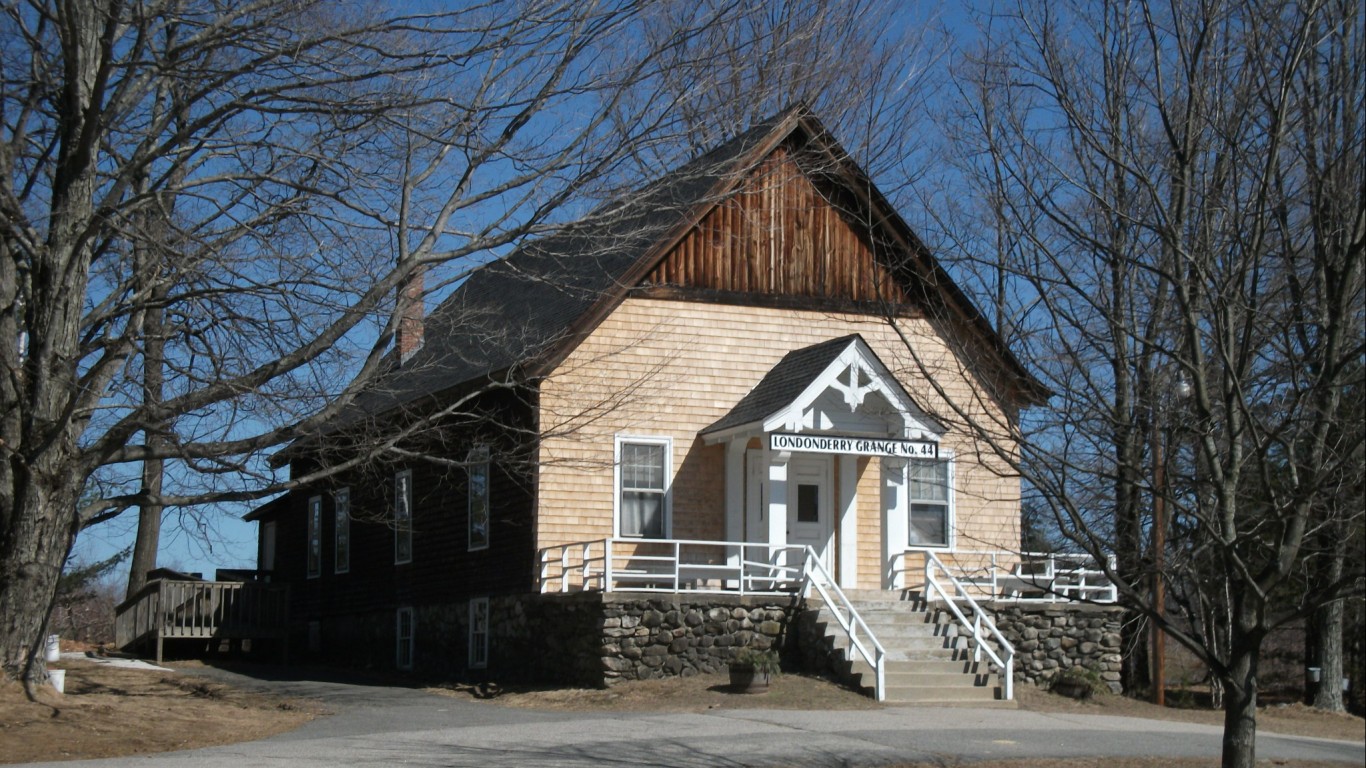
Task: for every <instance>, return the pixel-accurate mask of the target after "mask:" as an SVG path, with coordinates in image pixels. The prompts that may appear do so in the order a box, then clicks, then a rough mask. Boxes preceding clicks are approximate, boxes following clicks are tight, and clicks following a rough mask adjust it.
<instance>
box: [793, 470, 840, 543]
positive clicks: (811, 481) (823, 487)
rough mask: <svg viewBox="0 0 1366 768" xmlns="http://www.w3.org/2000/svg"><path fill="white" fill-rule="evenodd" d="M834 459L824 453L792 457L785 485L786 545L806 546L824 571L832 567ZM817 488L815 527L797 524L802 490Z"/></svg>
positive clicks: (808, 500) (807, 500) (809, 499)
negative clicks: (813, 552)
mask: <svg viewBox="0 0 1366 768" xmlns="http://www.w3.org/2000/svg"><path fill="white" fill-rule="evenodd" d="M834 458H835V457H834V455H833V454H825V453H804V454H794V455H793V456H792V459H791V461H790V462H789V464H788V484H787V541H788V543H789V544H808V545H810V546H811V548H812V549H814V550H815V551H816V555H817V556H818V557H820V559H821V562H822V563H824V564H825V567H826V569H827V570H831V566H832V565H833V564H834V552H833V550H834V538H835V516H836V514H837V513H838V511H837V510H836V508H835V483H834V479H835V473H834V464H835V462H834ZM812 485H815V486H816V496H815V498H814V499H811V498H807V499H806V500H805V501H806V503H807V504H808V505H809V504H810V503H811V502H812V501H814V502H815V504H816V513H817V520H816V523H815V524H812V523H803V522H799V521H798V520H797V515H798V514H800V511H801V507H802V504H801V497H802V493H803V492H802V487H803V486H807V487H810V486H812Z"/></svg>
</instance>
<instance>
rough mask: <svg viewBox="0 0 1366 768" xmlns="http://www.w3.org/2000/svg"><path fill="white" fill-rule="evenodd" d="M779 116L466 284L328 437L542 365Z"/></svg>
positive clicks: (793, 114) (675, 231)
mask: <svg viewBox="0 0 1366 768" xmlns="http://www.w3.org/2000/svg"><path fill="white" fill-rule="evenodd" d="M801 110H802V108H794V109H790V110H787V111H785V112H783V113H781V114H779V115H777V116H775V117H774V118H772V119H770V120H767V121H765V122H763V123H760V124H758V125H755V126H754V127H753V128H751V129H750V130H748V131H746V132H745V133H743V134H741V135H740V136H737V137H736V138H734V139H732V140H730V141H728V142H726V143H725V144H722V145H721V146H719V147H716V148H715V149H713V150H711V151H709V152H707V153H706V154H703V155H701V156H699V157H697V158H695V159H693V160H691V161H689V162H688V163H686V164H684V165H682V166H680V167H679V168H677V169H675V170H673V171H671V172H670V173H668V174H666V175H665V176H663V177H661V178H660V179H658V180H656V181H655V182H653V183H651V184H649V185H647V186H646V187H644V188H642V189H640V190H639V191H637V192H636V193H634V194H633V195H631V196H630V197H629V198H627V199H624V200H620V201H617V202H614V203H610V204H608V205H604V206H602V207H601V208H599V209H597V210H595V211H593V212H592V213H591V214H589V215H588V216H587V217H585V218H584V219H582V220H580V221H578V222H575V223H574V224H571V225H570V226H568V227H566V228H565V229H563V230H561V231H560V232H558V233H556V234H553V235H550V236H547V237H544V238H541V239H539V240H536V241H533V242H530V243H528V244H526V245H525V246H523V247H521V248H518V249H517V250H515V251H514V252H513V253H511V254H510V255H508V256H507V257H505V258H503V259H499V260H498V261H494V262H491V263H490V264H488V265H487V266H485V267H482V268H480V269H479V270H477V271H476V272H474V274H472V275H470V277H469V279H467V280H466V281H465V282H464V284H462V285H461V286H460V287H459V288H457V289H456V290H455V292H454V293H452V294H451V296H450V297H449V298H447V299H446V300H445V301H443V302H442V303H441V304H440V306H438V307H437V308H436V309H435V310H433V311H432V313H431V314H430V315H428V317H427V318H426V328H425V329H424V332H423V346H422V348H421V349H419V350H418V351H417V352H416V353H414V354H413V356H412V357H411V358H409V359H408V360H407V361H406V362H404V363H403V365H402V366H401V367H398V368H394V369H392V370H391V371H389V372H388V373H386V374H385V375H383V376H381V377H380V379H379V380H378V381H377V382H376V384H375V386H374V387H372V388H371V389H370V390H368V391H367V392H365V393H363V394H361V395H360V396H358V397H357V398H356V401H355V403H354V404H353V406H352V407H351V408H350V409H348V410H347V411H346V412H344V413H343V414H342V415H340V416H339V417H338V418H337V419H335V420H334V421H333V423H332V425H331V426H332V428H333V429H335V428H338V427H341V426H344V425H346V424H350V423H354V422H355V421H358V420H360V419H363V418H366V417H368V416H374V415H378V414H381V413H384V412H386V411H388V410H390V409H392V408H394V407H396V406H399V405H403V404H407V403H411V402H414V401H416V400H418V399H419V398H422V397H424V396H429V395H435V394H437V393H439V392H441V391H443V390H446V389H449V388H451V387H454V386H458V385H461V384H465V383H469V382H473V381H477V380H479V379H481V378H485V377H492V376H495V375H497V374H499V373H501V372H503V371H506V370H508V369H509V368H512V367H513V366H516V365H519V364H524V363H528V362H532V361H536V360H540V359H544V358H545V357H546V356H547V355H549V354H550V353H551V352H552V351H553V350H554V349H555V348H556V347H557V346H558V345H559V344H560V343H561V342H563V341H565V340H566V339H567V338H569V337H571V336H572V335H573V331H574V330H575V328H576V326H577V324H578V323H579V322H580V321H581V320H582V319H583V318H584V316H585V315H586V314H588V313H589V310H590V309H592V308H593V307H594V305H596V304H598V303H599V302H601V301H603V300H604V299H605V298H607V299H611V298H614V297H619V296H620V295H621V294H622V293H623V292H624V290H625V289H627V288H629V287H630V285H629V284H628V282H629V278H628V273H631V272H632V268H633V267H636V266H637V265H639V264H640V263H641V261H642V260H643V259H644V257H646V256H647V255H649V254H651V253H652V252H654V251H656V250H658V248H659V247H660V246H661V244H663V243H666V242H671V241H672V240H673V239H676V238H677V237H678V236H681V235H682V234H683V232H684V231H686V229H687V227H688V226H691V224H692V223H693V222H695V221H696V219H697V218H699V217H700V216H701V214H702V213H703V212H705V210H707V209H709V208H710V207H711V205H712V204H714V203H715V202H716V200H718V199H719V197H720V195H722V194H723V193H724V192H725V191H726V190H728V189H729V188H730V186H731V185H732V184H733V183H734V182H735V180H737V179H738V178H739V177H740V175H741V173H742V172H743V171H745V170H747V169H748V167H749V166H750V165H752V163H746V162H743V161H744V160H745V159H746V158H747V156H748V155H751V154H754V150H755V149H756V148H759V147H761V146H763V145H765V144H766V143H775V142H776V138H778V137H781V136H783V135H786V133H787V132H788V131H790V130H791V128H790V126H789V127H787V128H786V129H785V130H784V129H783V126H784V124H786V123H795V119H796V118H797V117H798V116H799V114H800V111H801Z"/></svg>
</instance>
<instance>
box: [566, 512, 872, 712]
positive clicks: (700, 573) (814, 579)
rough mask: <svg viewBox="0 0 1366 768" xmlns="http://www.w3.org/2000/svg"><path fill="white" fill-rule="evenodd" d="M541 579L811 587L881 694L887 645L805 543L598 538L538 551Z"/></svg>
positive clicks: (673, 586)
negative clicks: (872, 677)
mask: <svg viewBox="0 0 1366 768" xmlns="http://www.w3.org/2000/svg"><path fill="white" fill-rule="evenodd" d="M539 578H540V588H541V592H543V593H548V592H576V591H582V590H589V589H595V590H601V591H603V592H614V591H617V590H630V591H632V592H692V593H715V594H739V595H791V594H796V593H798V592H799V591H800V592H801V593H802V594H810V591H811V590H813V589H814V590H815V591H816V592H817V593H819V594H820V596H821V599H822V600H824V601H825V604H826V605H827V606H829V607H830V611H831V613H833V614H834V616H835V620H836V621H837V622H838V623H839V625H840V628H841V629H842V630H843V631H844V633H845V635H846V636H847V637H848V638H849V648H850V654H851V657H852V658H851V659H850V660H851V661H856V660H858V659H859V658H861V659H863V661H865V662H867V663H868V665H869V666H870V667H872V668H873V672H874V677H875V683H874V693H875V695H876V697H877V700H878V701H883V700H884V699H885V698H886V666H887V651H886V649H885V648H883V647H882V644H881V643H879V642H878V639H877V638H876V637H875V636H874V635H873V631H872V630H871V629H869V628H868V625H867V623H865V622H864V620H863V617H862V616H860V615H859V613H858V611H857V610H855V608H854V605H853V603H852V602H850V600H849V598H848V597H847V596H846V595H845V594H844V590H842V589H840V588H839V585H838V584H836V583H835V579H834V577H832V576H831V575H830V571H829V570H828V569H827V568H826V567H825V564H824V563H822V562H821V560H820V558H818V557H816V553H815V551H814V550H812V549H811V548H810V547H808V546H795V545H794V546H782V547H774V546H770V545H768V544H749V543H741V542H734V541H697V540H686V539H662V540H659V539H649V540H646V539H634V538H632V539H623V538H608V539H595V540H593V541H580V542H575V543H573V544H562V545H560V546H557V547H546V548H545V549H542V550H541V551H540V573H539ZM869 646H872V648H871V650H870V649H869Z"/></svg>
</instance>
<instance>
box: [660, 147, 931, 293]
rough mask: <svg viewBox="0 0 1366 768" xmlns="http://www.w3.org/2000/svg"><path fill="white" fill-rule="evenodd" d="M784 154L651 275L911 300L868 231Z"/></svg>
mask: <svg viewBox="0 0 1366 768" xmlns="http://www.w3.org/2000/svg"><path fill="white" fill-rule="evenodd" d="M849 216H850V215H849V214H848V213H847V212H844V211H841V210H840V209H839V207H838V206H837V205H835V204H832V203H831V202H830V201H829V200H828V199H827V198H826V196H824V195H822V194H821V191H820V190H819V189H818V188H817V186H816V185H815V184H813V183H812V182H811V180H810V178H808V177H807V176H806V174H804V173H803V172H802V171H801V169H800V168H799V167H798V165H797V163H796V162H794V161H793V160H792V159H791V157H790V155H789V154H788V153H787V152H786V151H785V150H783V149H779V150H777V151H775V152H774V153H773V155H771V156H770V157H769V158H768V159H767V160H766V161H765V162H764V163H762V164H761V165H760V166H759V167H758V168H757V169H755V171H754V172H753V173H752V174H751V176H750V178H749V179H747V181H746V183H745V184H744V185H743V187H742V188H741V189H740V191H738V192H736V193H735V194H733V195H731V196H730V197H728V198H726V199H725V200H723V201H722V202H721V203H719V204H718V205H717V206H716V207H715V208H714V209H713V210H712V211H711V212H710V213H708V214H707V215H705V216H704V217H703V218H702V220H701V221H700V222H699V223H698V225H697V226H696V227H695V228H693V230H692V231H691V232H689V233H688V234H687V235H685V236H684V237H683V239H682V240H681V241H680V242H679V243H678V244H677V245H676V246H675V247H674V249H673V250H672V251H671V252H670V253H669V254H668V255H667V256H666V257H665V258H664V260H663V261H662V262H660V264H659V265H658V266H656V267H655V269H654V270H653V271H651V272H650V274H649V275H648V276H647V277H646V278H645V280H644V281H643V283H642V284H643V285H646V286H680V287H686V288H701V289H706V290H712V291H723V292H727V293H753V294H762V295H768V296H792V297H803V298H813V299H821V300H827V301H828V300H832V299H833V300H844V301H853V302H884V301H892V302H897V303H903V302H905V301H906V300H907V297H906V296H905V294H904V293H903V292H902V291H901V290H900V289H899V288H898V287H897V286H896V284H895V282H894V281H893V280H892V278H891V275H890V274H889V273H888V272H887V270H885V269H884V268H883V267H882V266H880V265H879V264H877V263H876V260H875V259H874V257H873V249H872V248H871V247H870V245H869V243H868V240H867V237H866V234H865V233H864V232H863V230H862V228H859V227H856V226H854V225H852V224H851V223H850V220H849Z"/></svg>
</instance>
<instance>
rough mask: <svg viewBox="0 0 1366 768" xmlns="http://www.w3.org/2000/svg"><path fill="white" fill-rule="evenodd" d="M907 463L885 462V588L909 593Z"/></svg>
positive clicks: (887, 459)
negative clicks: (906, 590) (906, 566)
mask: <svg viewBox="0 0 1366 768" xmlns="http://www.w3.org/2000/svg"><path fill="white" fill-rule="evenodd" d="M907 466H908V464H907V462H906V460H905V459H892V458H887V457H883V458H882V549H883V557H882V588H883V589H905V588H906V575H905V562H906V543H907V541H908V538H907V534H908V532H907V526H908V525H909V520H910V518H909V514H908V513H909V511H910V509H909V507H908V503H909V490H910V488H909V485H908V483H907V482H906V469H907Z"/></svg>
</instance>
